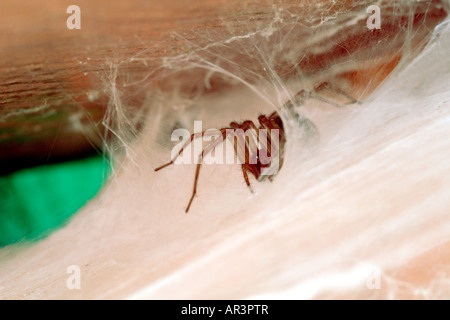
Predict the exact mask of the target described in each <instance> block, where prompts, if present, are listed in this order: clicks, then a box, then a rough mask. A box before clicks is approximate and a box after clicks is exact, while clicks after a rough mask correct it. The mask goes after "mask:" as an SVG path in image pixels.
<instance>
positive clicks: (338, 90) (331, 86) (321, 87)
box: [314, 82, 360, 104]
mask: <svg viewBox="0 0 450 320" xmlns="http://www.w3.org/2000/svg"><path fill="white" fill-rule="evenodd" d="M325 89H328V90H331V91H333V92H335V93H337V94H340V95H341V96H344V97H345V98H347V99H348V100H349V101H350V102H347V103H345V104H354V103H360V102H359V101H358V100H356V99H355V98H353V97H352V96H351V95H349V94H348V93H347V92H345V91H344V90H342V89H341V88H339V87H337V86H335V85H334V84H331V83H329V82H323V83H321V84H320V85H318V86H317V87H315V88H314V92H315V93H319V92H320V91H322V90H325Z"/></svg>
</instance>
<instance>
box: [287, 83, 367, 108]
mask: <svg viewBox="0 0 450 320" xmlns="http://www.w3.org/2000/svg"><path fill="white" fill-rule="evenodd" d="M325 89H328V90H331V91H333V92H335V93H337V94H340V95H342V96H344V97H345V98H347V99H348V100H350V102H348V103H345V104H346V105H347V104H354V103H360V102H359V101H358V100H356V99H355V98H353V97H352V96H350V95H349V94H347V93H346V92H345V91H344V90H342V89H340V88H338V87H337V86H335V85H332V84H331V83H329V82H323V83H321V84H320V85H318V86H317V87H315V88H314V89H313V90H312V91H307V90H300V91H299V92H297V94H296V95H295V96H294V98H293V101H291V100H289V101H287V102H286V103H285V104H284V106H285V107H286V108H288V109H291V108H292V107H293V102H295V103H296V104H297V105H302V104H303V103H304V102H305V101H306V100H307V99H315V100H317V101H322V102H324V103H326V104H329V105H332V106H334V107H336V108H340V107H342V105H341V104H339V103H336V102H333V101H331V100H329V99H327V98H324V97H322V96H321V95H319V92H320V91H323V90H325Z"/></svg>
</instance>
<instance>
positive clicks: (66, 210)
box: [0, 156, 109, 246]
mask: <svg viewBox="0 0 450 320" xmlns="http://www.w3.org/2000/svg"><path fill="white" fill-rule="evenodd" d="M108 169H109V162H108V161H106V160H105V159H104V158H102V157H101V156H98V157H94V158H87V159H83V160H78V161H71V162H64V163H60V164H53V165H46V166H40V167H36V168H30V169H25V170H22V171H19V172H15V173H13V174H11V175H8V176H4V177H0V246H5V245H8V244H13V243H16V242H19V241H22V240H29V241H36V240H39V239H41V238H43V237H45V236H46V235H48V234H49V233H50V232H51V231H53V230H55V229H57V228H58V227H61V226H63V225H64V224H65V223H66V222H67V221H68V219H69V218H70V217H71V216H72V215H73V214H74V213H75V212H77V211H78V209H80V208H81V207H82V206H84V205H85V204H86V202H88V201H89V200H90V199H92V198H93V197H94V196H95V195H96V194H97V192H98V191H99V189H100V188H101V186H102V185H103V183H104V181H105V180H106V178H107V175H108V172H109V170H108Z"/></svg>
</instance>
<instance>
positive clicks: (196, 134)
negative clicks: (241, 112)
mask: <svg viewBox="0 0 450 320" xmlns="http://www.w3.org/2000/svg"><path fill="white" fill-rule="evenodd" d="M214 134H215V133H213V132H206V130H205V131H203V132H198V133H193V134H192V135H191V137H190V139H189V140H188V141H186V143H185V144H184V145H183V147H182V148H181V149H180V151H179V152H178V153H177V155H176V156H175V157H174V158H173V159H172V161H170V162H167V163H166V164H163V165H162V166H160V167H158V168H156V169H155V171H159V170H161V169H163V168H165V167H167V166H170V165H171V164H173V163H174V162H175V160H176V159H177V158H178V157H179V156H180V155H181V153H182V152H183V150H184V149H186V147H187V146H188V145H189V144H191V142H192V140H194V139H196V138H199V137H203V136H204V135H214Z"/></svg>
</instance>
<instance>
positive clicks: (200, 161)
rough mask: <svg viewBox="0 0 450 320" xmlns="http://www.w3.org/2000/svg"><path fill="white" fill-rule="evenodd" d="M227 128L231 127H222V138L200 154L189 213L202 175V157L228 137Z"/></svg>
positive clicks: (187, 209)
mask: <svg viewBox="0 0 450 320" xmlns="http://www.w3.org/2000/svg"><path fill="white" fill-rule="evenodd" d="M227 129H229V128H223V129H220V132H221V133H222V139H216V140H215V141H214V142H213V143H211V144H210V145H209V146H207V147H206V148H205V149H203V151H202V153H201V154H200V155H199V156H198V164H197V169H196V171H195V180H194V189H193V190H192V196H191V199H190V200H189V203H188V206H187V208H186V213H188V211H189V208H190V207H191V204H192V201H193V200H194V197H195V194H196V193H197V182H198V177H199V175H200V167H201V165H202V159H203V158H204V157H205V156H206V155H207V154H208V153H210V152H211V151H212V150H214V148H215V147H216V146H217V145H218V144H219V143H221V142H223V140H224V137H226V130H227Z"/></svg>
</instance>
